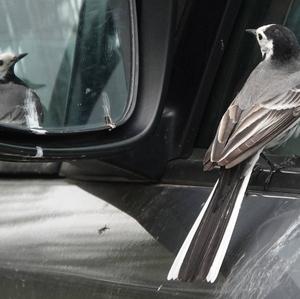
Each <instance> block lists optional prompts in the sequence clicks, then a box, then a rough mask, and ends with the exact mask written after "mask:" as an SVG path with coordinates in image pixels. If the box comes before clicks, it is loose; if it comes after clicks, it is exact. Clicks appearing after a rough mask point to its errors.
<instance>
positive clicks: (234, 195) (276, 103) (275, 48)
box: [167, 24, 300, 283]
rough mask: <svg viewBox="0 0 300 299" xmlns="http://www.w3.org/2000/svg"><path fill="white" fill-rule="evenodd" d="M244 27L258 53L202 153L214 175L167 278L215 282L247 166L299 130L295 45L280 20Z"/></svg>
mask: <svg viewBox="0 0 300 299" xmlns="http://www.w3.org/2000/svg"><path fill="white" fill-rule="evenodd" d="M246 31H247V32H249V33H251V34H253V35H254V36H255V37H256V41H257V43H258V45H259V47H260V51H261V55H262V59H261V61H260V62H259V63H258V65H257V66H256V67H255V68H254V69H253V70H252V72H251V73H250V75H249V77H248V78H247V79H246V81H245V83H244V85H243V87H242V88H241V89H240V91H239V92H238V93H237V95H236V97H235V98H234V99H233V101H232V102H231V104H230V105H229V107H228V109H227V110H226V111H225V113H224V115H223V117H222V118H221V120H220V122H219V125H218V128H217V131H216V134H215V137H214V139H213V141H212V143H211V145H210V147H209V148H208V150H207V152H206V154H205V156H204V158H203V168H204V171H209V170H212V169H214V168H219V171H220V175H219V179H218V180H217V182H216V183H215V185H214V187H213V189H212V191H211V193H210V195H209V197H208V199H207V200H206V202H205V204H204V206H203V207H202V209H201V211H200V213H199V215H198V217H197V219H196V221H195V222H194V224H193V226H192V228H191V229H190V231H189V233H188V235H187V237H186V239H185V241H184V243H183V244H182V246H181V248H180V250H179V252H178V254H177V256H176V258H175V260H174V262H173V264H172V267H171V269H170V271H169V273H168V277H167V279H168V280H181V281H186V282H192V281H194V280H201V281H207V282H209V283H214V282H215V280H216V279H217V277H218V275H219V272H220V268H221V265H222V263H223V260H224V257H225V255H226V251H227V249H228V245H229V242H230V239H231V236H232V234H233V231H234V227H235V224H236V221H237V218H238V213H239V210H240V207H241V204H242V201H243V198H244V195H245V191H246V189H247V186H248V183H249V180H250V177H251V173H252V170H253V168H254V166H255V164H256V162H257V161H258V159H259V157H260V155H261V154H262V153H263V151H264V150H266V149H270V148H274V147H276V146H280V145H282V144H284V143H285V142H286V141H287V140H288V139H289V138H291V137H293V136H294V137H296V136H297V135H298V133H299V120H300V46H299V43H298V40H297V38H296V36H295V34H294V33H293V32H292V31H291V30H290V29H289V28H287V27H285V26H283V25H280V24H268V25H264V26H261V27H259V28H257V29H248V30H246Z"/></svg>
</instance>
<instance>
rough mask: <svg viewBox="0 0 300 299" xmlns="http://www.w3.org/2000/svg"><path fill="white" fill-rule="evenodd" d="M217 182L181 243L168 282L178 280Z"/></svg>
mask: <svg viewBox="0 0 300 299" xmlns="http://www.w3.org/2000/svg"><path fill="white" fill-rule="evenodd" d="M218 182H219V180H218V181H217V182H216V184H215V186H214V188H213V190H212V191H211V193H210V195H209V197H208V199H207V200H206V202H205V204H204V206H203V208H202V209H201V211H200V214H199V216H198V217H197V219H196V221H195V223H194V224H193V226H192V228H191V230H190V232H189V233H188V235H187V237H186V239H185V241H184V242H183V244H182V246H181V248H180V250H179V252H178V253H177V256H176V258H175V260H174V262H173V265H172V267H171V269H170V271H169V274H168V277H167V279H168V280H173V279H178V274H179V271H180V268H181V265H182V263H183V261H184V257H185V255H186V253H187V251H188V249H189V247H190V244H191V242H192V240H193V237H194V235H195V233H196V231H197V228H198V226H199V225H200V223H201V220H202V218H203V216H204V213H205V212H206V210H207V207H208V205H209V203H210V201H211V199H212V196H213V194H214V192H215V190H216V187H217V185H218Z"/></svg>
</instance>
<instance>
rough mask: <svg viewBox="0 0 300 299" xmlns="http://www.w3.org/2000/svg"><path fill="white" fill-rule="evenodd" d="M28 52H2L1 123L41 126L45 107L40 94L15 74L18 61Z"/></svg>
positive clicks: (0, 68)
mask: <svg viewBox="0 0 300 299" xmlns="http://www.w3.org/2000/svg"><path fill="white" fill-rule="evenodd" d="M27 55H28V54H27V53H22V54H19V55H17V54H14V53H11V52H4V53H0V123H5V124H10V125H17V126H25V127H26V128H30V129H31V128H40V127H41V124H42V121H43V107H42V104H41V101H40V98H39V96H38V95H37V94H36V93H35V92H34V91H33V90H32V89H31V88H30V87H29V86H28V85H27V84H26V83H25V82H24V81H23V80H21V79H20V78H18V77H17V76H16V74H15V71H14V67H15V64H16V63H17V62H19V61H20V60H21V59H23V58H24V57H26V56H27Z"/></svg>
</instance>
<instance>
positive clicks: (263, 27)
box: [256, 24, 275, 34]
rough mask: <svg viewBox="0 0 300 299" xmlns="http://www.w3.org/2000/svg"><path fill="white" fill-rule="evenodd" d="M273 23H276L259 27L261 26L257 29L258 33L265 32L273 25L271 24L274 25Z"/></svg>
mask: <svg viewBox="0 0 300 299" xmlns="http://www.w3.org/2000/svg"><path fill="white" fill-rule="evenodd" d="M273 25H275V24H269V25H264V26H261V27H259V28H257V29H256V33H260V34H264V33H265V31H266V30H267V29H268V28H269V27H271V26H273Z"/></svg>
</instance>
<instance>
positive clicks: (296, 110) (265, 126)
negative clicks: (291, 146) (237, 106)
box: [210, 88, 300, 168]
mask: <svg viewBox="0 0 300 299" xmlns="http://www.w3.org/2000/svg"><path fill="white" fill-rule="evenodd" d="M299 116H300V89H298V88H292V89H290V90H289V91H287V92H285V93H283V94H280V95H277V96H275V97H273V98H271V99H268V100H266V101H263V102H260V103H259V104H256V105H253V106H252V107H251V108H250V109H248V110H247V111H246V112H245V111H244V113H243V115H242V117H240V119H239V121H238V122H237V123H236V124H235V126H234V129H233V130H232V131H231V134H230V136H229V138H228V139H227V140H226V143H225V144H224V146H223V147H222V150H220V149H218V151H216V150H214V148H216V146H215V145H214V144H215V142H216V141H214V143H213V145H212V151H211V155H210V159H211V162H214V163H216V164H218V165H220V166H225V167H226V168H231V167H233V166H235V165H237V164H238V163H240V162H242V161H243V160H245V159H247V158H249V157H250V156H252V155H253V154H254V153H256V152H257V151H258V150H260V149H263V148H264V147H265V146H266V144H268V143H269V142H270V141H271V140H274V139H276V138H279V137H280V136H281V135H282V134H284V133H285V132H286V131H287V130H288V129H289V128H291V127H293V126H294V125H295V124H296V123H297V122H298V120H299ZM220 126H221V125H220ZM220 126H219V130H218V131H220ZM229 128H230V126H229ZM222 131H225V132H226V128H225V129H223V130H222ZM222 131H221V132H222ZM218 134H219V133H218ZM218 136H219V135H218ZM217 138H219V137H217ZM217 141H218V142H220V141H222V140H219V139H218V140H217ZM217 147H218V145H217ZM219 148H220V147H219Z"/></svg>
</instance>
